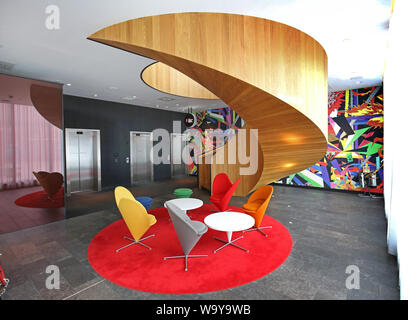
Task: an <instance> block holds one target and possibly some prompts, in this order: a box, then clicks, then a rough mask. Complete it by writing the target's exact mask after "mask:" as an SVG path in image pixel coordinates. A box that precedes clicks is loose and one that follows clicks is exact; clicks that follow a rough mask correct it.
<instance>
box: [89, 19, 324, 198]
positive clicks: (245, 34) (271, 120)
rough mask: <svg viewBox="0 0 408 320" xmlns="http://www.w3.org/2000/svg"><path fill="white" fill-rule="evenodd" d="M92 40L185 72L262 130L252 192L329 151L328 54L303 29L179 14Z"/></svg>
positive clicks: (121, 26)
mask: <svg viewBox="0 0 408 320" xmlns="http://www.w3.org/2000/svg"><path fill="white" fill-rule="evenodd" d="M89 39H91V40H94V41H98V42H101V43H105V44H107V45H110V46H113V47H117V48H120V49H123V50H127V51H129V52H134V53H137V54H140V55H144V56H147V57H150V58H152V59H155V60H158V61H161V62H163V63H165V64H167V65H169V66H171V67H173V68H175V69H177V70H179V71H180V72H182V73H184V74H185V75H187V76H188V77H190V78H192V79H193V80H195V81H196V82H198V83H200V84H201V85H203V86H204V87H205V88H207V89H208V90H210V91H211V92H212V93H214V95H216V96H217V97H219V98H220V99H222V100H223V101H224V102H225V103H226V104H227V105H229V106H230V107H232V108H233V109H234V110H235V111H236V112H237V113H239V115H240V116H241V117H242V118H243V119H244V120H245V122H246V124H247V128H256V129H258V131H259V133H258V139H259V144H260V148H261V150H262V158H263V168H261V170H262V172H261V173H260V174H259V179H258V181H257V182H256V184H255V185H253V186H250V185H248V186H247V191H248V192H249V191H251V190H252V189H256V188H258V187H260V186H263V185H265V184H269V183H270V182H273V181H275V180H277V179H279V178H281V177H284V176H287V175H289V174H291V173H294V172H298V171H300V170H303V169H305V168H307V167H309V166H311V165H313V164H314V163H315V162H316V161H318V160H319V159H321V157H322V156H323V155H324V153H325V152H326V149H327V141H326V137H327V56H326V53H325V51H324V49H323V48H322V47H321V45H320V44H319V43H318V42H317V41H315V40H314V39H313V38H311V37H310V36H308V35H307V34H305V33H303V32H301V31H299V30H297V29H295V28H292V27H289V26H287V25H284V24H281V23H278V22H274V21H270V20H266V19H261V18H256V17H248V16H243V15H235V14H223V13H177V14H167V15H160V16H153V17H146V18H140V19H134V20H129V21H125V22H122V23H118V24H116V25H112V26H110V27H107V28H104V29H102V30H100V31H98V32H96V33H95V34H93V35H91V36H90V37H89ZM235 167H236V168H238V167H239V166H235ZM236 170H238V169H236Z"/></svg>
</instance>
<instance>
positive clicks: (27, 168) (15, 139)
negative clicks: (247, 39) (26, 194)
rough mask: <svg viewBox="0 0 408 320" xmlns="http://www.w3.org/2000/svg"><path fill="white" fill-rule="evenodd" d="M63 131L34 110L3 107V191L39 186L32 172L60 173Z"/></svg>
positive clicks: (0, 150) (0, 126) (0, 179)
mask: <svg viewBox="0 0 408 320" xmlns="http://www.w3.org/2000/svg"><path fill="white" fill-rule="evenodd" d="M61 154H62V151H61V130H60V129H58V128H57V127H55V126H53V125H52V124H51V123H49V122H48V121H47V120H46V119H44V118H43V117H42V116H41V115H40V114H39V113H38V111H37V110H36V109H35V107H33V106H23V105H17V104H7V103H0V190H3V189H11V188H19V187H27V186H32V185H35V184H36V179H35V177H34V176H33V173H32V172H33V171H48V172H55V171H57V172H61V161H62V160H61Z"/></svg>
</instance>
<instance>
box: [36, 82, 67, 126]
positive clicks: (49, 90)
mask: <svg viewBox="0 0 408 320" xmlns="http://www.w3.org/2000/svg"><path fill="white" fill-rule="evenodd" d="M30 97H31V102H32V103H33V105H34V107H35V108H36V109H37V111H38V112H39V113H40V114H41V115H42V116H43V117H44V118H45V119H47V120H48V121H49V122H50V123H52V124H53V125H54V126H56V127H57V128H60V129H61V128H62V88H61V87H60V86H58V87H51V86H45V85H39V84H32V85H31V87H30Z"/></svg>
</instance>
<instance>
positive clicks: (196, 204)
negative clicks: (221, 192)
mask: <svg viewBox="0 0 408 320" xmlns="http://www.w3.org/2000/svg"><path fill="white" fill-rule="evenodd" d="M167 203H173V204H174V205H176V206H177V207H179V208H180V209H181V210H184V211H187V210H193V209H197V208H200V207H201V206H202V205H203V204H204V202H203V201H202V200H200V199H195V198H177V199H172V200H169V201H166V202H165V203H164V206H165V207H166V208H167V205H166V204H167Z"/></svg>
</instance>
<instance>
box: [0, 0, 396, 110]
mask: <svg viewBox="0 0 408 320" xmlns="http://www.w3.org/2000/svg"><path fill="white" fill-rule="evenodd" d="M50 4H54V5H57V6H58V7H59V9H60V15H61V16H60V25H61V26H60V29H59V30H48V29H47V28H46V27H45V20H46V17H47V14H46V13H45V8H46V7H47V6H48V5H50ZM390 8H391V0H229V1H228V0H205V1H203V0H172V1H164V0H69V1H67V0H35V1H33V0H1V1H0V72H2V73H7V74H12V75H18V76H23V77H29V78H34V79H39V80H45V81H53V82H60V83H65V84H67V83H70V84H72V85H71V86H67V85H65V86H64V93H65V94H71V95H75V96H81V97H89V98H94V99H102V100H108V101H116V102H122V103H129V104H134V105H142V106H146V107H153V108H161V109H170V110H174V111H181V112H182V111H185V110H186V108H187V107H192V108H195V109H205V108H212V107H218V106H224V105H225V104H224V103H223V102H221V101H219V100H218V101H217V100H203V99H191V98H182V97H177V96H174V97H173V98H175V100H172V101H162V100H159V98H162V97H168V96H170V95H168V94H165V93H161V92H159V91H157V90H154V89H152V88H150V87H148V86H147V85H146V84H144V83H143V82H142V81H141V79H140V73H141V71H142V70H143V69H144V68H145V67H146V66H147V65H149V64H150V63H152V62H153V60H151V59H147V58H144V57H141V56H137V55H134V54H131V53H127V52H125V51H121V50H118V49H115V48H111V47H108V46H105V45H102V44H98V43H96V42H93V41H90V40H87V39H86V38H87V37H88V36H89V35H90V34H92V33H94V32H95V31H97V30H99V29H101V28H103V27H106V26H109V25H111V24H114V23H118V22H121V21H125V20H128V19H134V18H139V17H144V16H151V15H157V14H164V13H175V12H224V13H237V14H245V15H251V16H257V17H262V18H267V19H270V20H275V21H279V22H282V23H286V24H288V25H290V26H293V27H296V28H298V29H300V30H302V31H304V32H306V33H308V34H309V35H311V36H312V37H314V38H315V39H316V40H318V41H319V42H320V43H321V44H322V45H323V47H324V48H325V49H326V52H327V55H328V60H329V71H328V72H329V90H330V91H337V90H344V89H351V88H361V87H368V86H372V85H378V84H380V83H381V78H382V72H383V68H384V61H385V49H386V43H387V31H388V20H389V17H390ZM1 62H7V63H11V64H14V66H13V67H12V68H11V69H7V68H6V69H1ZM356 77H361V78H359V79H358V80H357V79H354V78H356ZM350 78H352V79H350ZM94 95H97V96H94ZM134 96H135V97H136V98H134ZM126 97H127V98H128V99H132V100H127V99H126ZM124 98H125V99H124Z"/></svg>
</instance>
